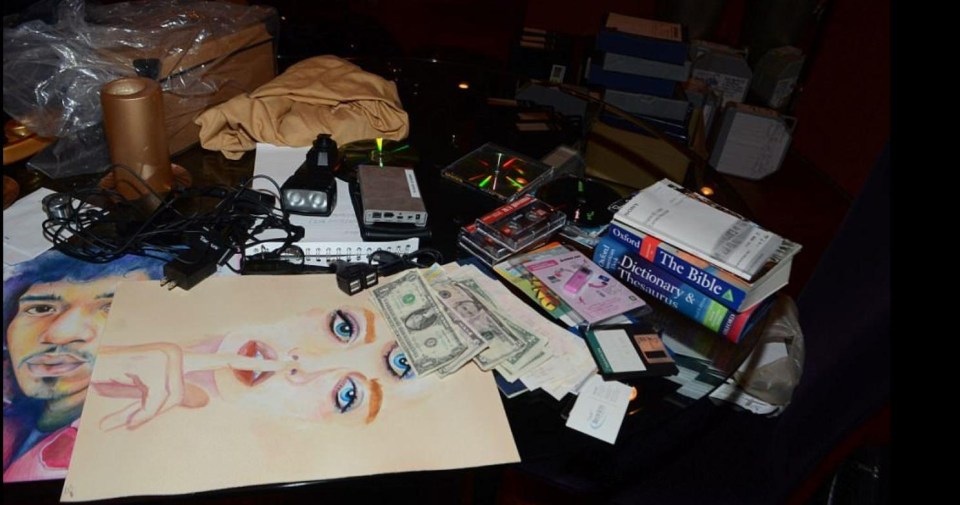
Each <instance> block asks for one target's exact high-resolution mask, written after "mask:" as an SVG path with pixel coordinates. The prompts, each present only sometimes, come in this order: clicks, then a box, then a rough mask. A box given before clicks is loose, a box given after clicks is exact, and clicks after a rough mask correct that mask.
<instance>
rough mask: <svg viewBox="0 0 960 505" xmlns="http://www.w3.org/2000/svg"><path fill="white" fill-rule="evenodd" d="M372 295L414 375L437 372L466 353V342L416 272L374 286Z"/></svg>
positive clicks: (409, 272)
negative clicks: (405, 355) (395, 336)
mask: <svg viewBox="0 0 960 505" xmlns="http://www.w3.org/2000/svg"><path fill="white" fill-rule="evenodd" d="M372 298H373V300H374V301H375V302H376V304H377V305H378V306H379V308H380V311H381V312H382V313H383V316H384V318H385V319H386V321H387V324H389V325H390V328H391V329H392V330H393V332H394V333H395V334H396V335H397V341H398V343H399V344H400V347H401V348H402V349H403V350H404V352H406V354H407V359H408V360H410V364H411V366H413V370H414V371H415V372H417V375H420V376H424V375H427V374H429V373H431V372H434V371H437V370H439V369H440V368H441V367H443V366H444V365H446V364H448V363H452V362H453V361H455V360H456V359H457V358H458V357H459V356H460V355H461V354H463V353H464V352H467V344H466V343H464V342H463V341H462V340H460V336H459V334H458V332H457V330H456V328H455V327H454V324H453V322H451V321H450V320H449V319H448V318H447V315H446V314H445V313H444V311H443V309H442V308H441V307H440V306H439V304H437V302H436V301H435V300H434V299H433V297H432V296H431V294H430V290H429V288H428V287H427V284H426V283H425V282H424V280H423V279H421V278H420V275H419V274H418V273H417V272H416V271H408V272H406V273H404V274H402V275H400V276H399V277H398V278H396V279H393V280H391V281H389V282H387V283H384V284H380V285H379V286H376V287H375V288H373V296H372Z"/></svg>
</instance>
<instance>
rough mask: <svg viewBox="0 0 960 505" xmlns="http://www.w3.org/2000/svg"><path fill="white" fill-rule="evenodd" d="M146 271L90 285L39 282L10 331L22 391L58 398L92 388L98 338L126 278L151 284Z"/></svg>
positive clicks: (9, 345)
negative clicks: (92, 373)
mask: <svg viewBox="0 0 960 505" xmlns="http://www.w3.org/2000/svg"><path fill="white" fill-rule="evenodd" d="M147 279H148V276H147V274H146V273H145V272H143V271H135V272H131V273H128V274H127V275H125V276H110V277H104V278H100V279H94V280H91V281H87V282H71V281H67V280H62V281H55V282H46V283H38V284H34V285H33V286H31V287H30V288H29V289H27V291H26V292H24V294H23V295H21V296H20V299H19V308H18V309H17V313H16V315H15V316H14V317H13V319H12V320H11V322H10V326H9V327H8V328H7V349H8V351H9V353H10V359H11V364H12V365H13V370H14V375H15V376H16V379H17V383H18V384H19V386H20V389H21V390H22V391H23V392H24V394H26V395H27V396H29V397H32V398H36V399H42V400H58V399H61V398H64V397H67V396H70V395H74V394H77V393H81V392H83V391H84V390H86V388H87V385H88V384H89V381H90V373H91V371H92V370H93V362H94V357H95V355H96V349H97V345H98V337H99V335H100V331H101V330H102V329H103V325H104V323H105V321H106V318H107V314H108V313H109V311H110V305H111V303H112V302H113V293H114V289H115V288H116V285H117V283H118V282H119V281H121V280H147Z"/></svg>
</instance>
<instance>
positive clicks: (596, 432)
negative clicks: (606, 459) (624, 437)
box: [567, 375, 632, 444]
mask: <svg viewBox="0 0 960 505" xmlns="http://www.w3.org/2000/svg"><path fill="white" fill-rule="evenodd" d="M631 389H632V388H631V387H630V386H627V385H626V384H623V383H622V382H618V381H604V380H603V378H602V377H600V376H599V375H594V376H593V377H591V378H590V379H589V380H587V382H586V383H585V384H584V385H583V386H582V387H581V388H580V394H579V395H578V396H577V401H576V402H575V403H574V404H573V408H572V409H570V417H569V418H567V427H568V428H573V429H575V430H577V431H579V432H580V433H584V434H587V435H590V436H591V437H594V438H599V439H600V440H603V441H604V442H607V443H608V444H612V443H614V442H616V441H617V435H618V434H619V433H620V425H621V424H623V416H624V414H626V413H627V404H629V403H630V390H631Z"/></svg>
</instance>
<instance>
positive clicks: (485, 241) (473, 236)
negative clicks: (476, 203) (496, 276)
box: [457, 224, 514, 267]
mask: <svg viewBox="0 0 960 505" xmlns="http://www.w3.org/2000/svg"><path fill="white" fill-rule="evenodd" d="M457 244H458V245H460V247H461V248H463V249H464V250H465V251H467V252H468V253H470V254H472V255H474V256H476V257H477V258H478V259H480V261H482V262H484V263H486V264H487V265H488V266H491V267H492V266H493V265H494V264H496V263H499V262H501V261H503V260H505V259H507V258H509V257H510V256H511V255H513V254H514V252H513V251H511V250H510V249H507V247H506V246H504V245H503V244H500V243H499V242H497V241H495V240H493V239H492V238H490V237H488V236H487V235H485V234H483V233H481V232H480V230H478V229H477V225H476V224H471V225H468V226H464V227H463V228H461V229H460V235H459V236H458V237H457Z"/></svg>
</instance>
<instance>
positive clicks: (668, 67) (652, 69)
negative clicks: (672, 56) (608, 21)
mask: <svg viewBox="0 0 960 505" xmlns="http://www.w3.org/2000/svg"><path fill="white" fill-rule="evenodd" d="M599 60H600V61H602V62H603V69H604V70H609V71H611V72H622V73H624V74H635V75H645V76H647V77H656V78H658V79H668V80H671V81H677V82H683V81H686V80H687V79H689V78H690V69H691V63H690V62H689V61H685V62H683V64H680V65H677V64H673V63H664V62H662V61H656V60H648V59H646V58H637V57H636V56H629V55H626V54H617V53H601V56H600V58H599Z"/></svg>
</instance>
